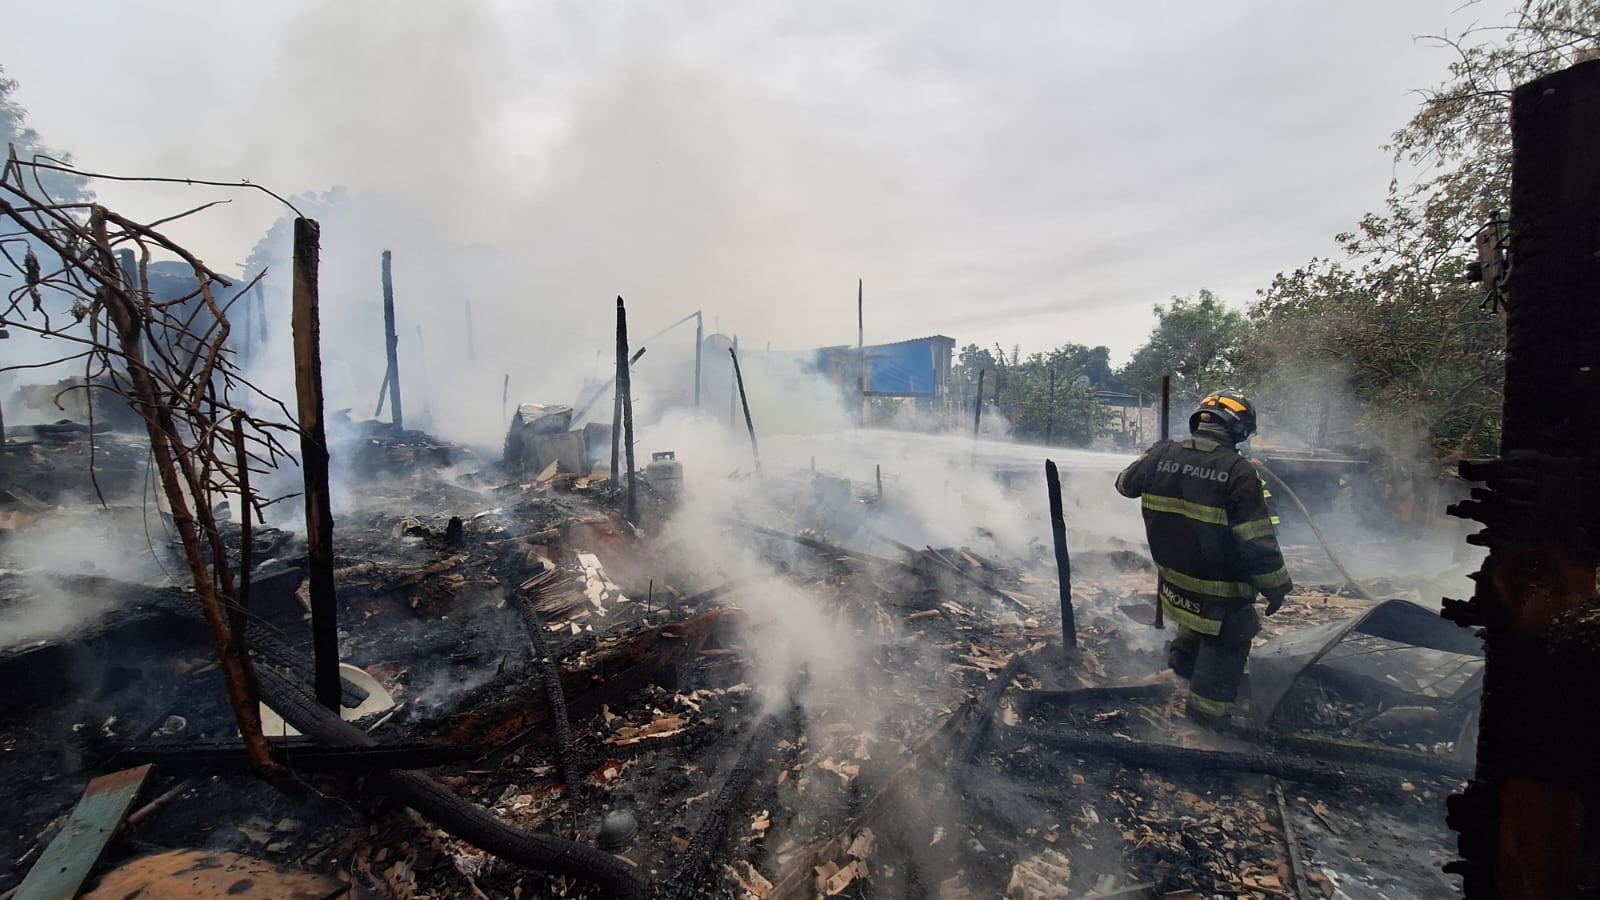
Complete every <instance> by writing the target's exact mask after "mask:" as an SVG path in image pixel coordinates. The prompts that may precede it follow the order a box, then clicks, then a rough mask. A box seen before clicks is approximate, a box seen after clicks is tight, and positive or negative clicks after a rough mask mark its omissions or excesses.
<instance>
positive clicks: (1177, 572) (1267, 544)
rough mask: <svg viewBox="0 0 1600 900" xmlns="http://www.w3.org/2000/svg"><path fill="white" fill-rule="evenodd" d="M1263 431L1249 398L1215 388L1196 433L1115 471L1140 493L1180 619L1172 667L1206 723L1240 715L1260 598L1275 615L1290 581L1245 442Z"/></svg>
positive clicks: (1167, 604)
mask: <svg viewBox="0 0 1600 900" xmlns="http://www.w3.org/2000/svg"><path fill="white" fill-rule="evenodd" d="M1255 430H1256V412H1255V408H1254V407H1253V406H1252V405H1251V403H1250V401H1249V400H1247V399H1246V398H1245V396H1244V395H1243V394H1241V393H1239V392H1238V391H1232V390H1226V391H1217V392H1215V393H1213V394H1210V395H1207V396H1206V397H1205V399H1203V400H1201V401H1200V405H1199V406H1198V407H1197V408H1196V409H1195V411H1194V414H1193V415H1191V416H1190V417H1189V431H1190V432H1191V435H1190V437H1189V439H1188V440H1185V441H1162V442H1160V443H1158V444H1156V445H1155V446H1154V447H1151V448H1150V449H1149V450H1147V451H1146V452H1145V454H1144V455H1143V456H1141V457H1139V458H1138V459H1137V460H1135V461H1134V462H1133V464H1132V465H1130V466H1128V468H1126V469H1124V470H1123V471H1122V474H1120V475H1118V476H1117V492H1118V493H1120V494H1122V495H1123V496H1124V497H1139V498H1142V505H1143V508H1144V525H1145V534H1146V536H1147V537H1148V539H1149V541H1150V555H1151V556H1152V557H1154V559H1155V563H1156V571H1157V573H1158V575H1159V580H1158V582H1157V586H1156V592H1157V597H1158V602H1159V603H1160V604H1161V608H1162V611H1163V612H1164V613H1165V615H1166V616H1167V617H1168V618H1170V619H1172V620H1173V621H1174V622H1176V623H1177V625H1178V636H1177V638H1176V639H1174V640H1173V641H1172V643H1171V644H1169V645H1168V647H1167V665H1168V666H1169V667H1170V668H1171V669H1172V670H1173V671H1174V672H1176V673H1177V674H1178V677H1180V678H1182V679H1184V680H1186V681H1188V682H1189V699H1188V704H1187V707H1186V709H1187V712H1188V715H1189V717H1190V718H1191V719H1194V720H1196V721H1198V722H1200V723H1202V724H1206V725H1220V724H1224V723H1226V722H1227V721H1228V718H1229V716H1230V715H1231V714H1232V712H1233V705H1234V701H1235V700H1236V699H1237V698H1238V694H1239V684H1240V681H1241V680H1242V679H1243V677H1244V667H1245V661H1246V660H1247V659H1248V658H1249V656H1250V639H1251V638H1253V637H1255V636H1256V634H1257V633H1258V632H1259V631H1260V630H1261V622H1260V620H1259V619H1258V618H1256V611H1255V598H1256V595H1257V594H1258V593H1259V594H1262V595H1264V596H1265V597H1266V599H1267V610H1266V612H1267V615H1269V616H1270V615H1272V614H1273V613H1275V612H1277V611H1278V609H1279V608H1280V607H1282V606H1283V600H1284V597H1285V596H1287V595H1288V593H1289V590H1290V588H1291V587H1292V585H1291V584H1290V581H1289V572H1288V570H1287V569H1286V568H1285V567H1284V564H1283V554H1282V553H1281V552H1280V551H1279V550H1278V536H1277V530H1276V528H1275V526H1276V525H1277V521H1278V520H1277V518H1276V517H1274V516H1273V515H1272V513H1271V512H1270V511H1269V510H1268V509H1267V501H1266V497H1267V494H1266V487H1265V485H1263V484H1262V483H1261V479H1260V477H1259V476H1258V475H1256V472H1255V467H1254V466H1252V465H1251V464H1250V462H1249V461H1248V460H1246V459H1245V458H1244V456H1243V455H1241V454H1240V452H1239V450H1238V448H1237V445H1238V444H1240V443H1242V442H1244V441H1245V440H1247V439H1248V438H1249V437H1250V435H1251V434H1253V433H1255Z"/></svg>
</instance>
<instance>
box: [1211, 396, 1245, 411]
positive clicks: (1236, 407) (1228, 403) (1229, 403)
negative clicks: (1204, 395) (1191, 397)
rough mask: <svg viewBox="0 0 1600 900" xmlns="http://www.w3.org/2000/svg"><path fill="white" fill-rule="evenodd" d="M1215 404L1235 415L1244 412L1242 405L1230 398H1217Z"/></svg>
mask: <svg viewBox="0 0 1600 900" xmlns="http://www.w3.org/2000/svg"><path fill="white" fill-rule="evenodd" d="M1217 402H1218V403H1219V404H1221V405H1223V406H1225V407H1227V408H1228V409H1231V410H1233V411H1234V412H1236V413H1242V412H1244V404H1243V403H1240V402H1239V401H1237V400H1235V399H1233V398H1232V397H1218V398H1217Z"/></svg>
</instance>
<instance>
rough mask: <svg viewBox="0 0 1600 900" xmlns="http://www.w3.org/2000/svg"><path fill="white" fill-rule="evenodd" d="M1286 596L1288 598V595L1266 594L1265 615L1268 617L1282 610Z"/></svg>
mask: <svg viewBox="0 0 1600 900" xmlns="http://www.w3.org/2000/svg"><path fill="white" fill-rule="evenodd" d="M1288 596H1289V595H1288V594H1268V595H1267V615H1269V616H1270V615H1272V614H1273V613H1275V612H1277V611H1278V610H1280V609H1283V601H1284V600H1285V599H1286V598H1287V597H1288Z"/></svg>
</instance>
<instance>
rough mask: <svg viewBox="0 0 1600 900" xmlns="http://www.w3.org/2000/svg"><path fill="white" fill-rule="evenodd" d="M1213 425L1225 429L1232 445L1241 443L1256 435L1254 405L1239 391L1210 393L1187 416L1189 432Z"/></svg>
mask: <svg viewBox="0 0 1600 900" xmlns="http://www.w3.org/2000/svg"><path fill="white" fill-rule="evenodd" d="M1213 423H1214V424H1217V425H1221V426H1222V427H1223V428H1225V429H1227V431H1228V436H1229V437H1232V438H1233V440H1234V443H1238V442H1240V441H1243V440H1245V439H1246V438H1248V437H1250V435H1252V434H1255V433H1256V408H1255V405H1254V404H1252V403H1251V402H1250V400H1249V399H1248V398H1247V397H1245V395H1244V394H1243V393H1240V392H1239V391H1235V390H1226V391H1212V392H1211V393H1209V394H1207V395H1206V396H1205V397H1204V398H1203V399H1202V400H1201V401H1200V405H1199V406H1197V407H1195V411H1194V413H1193V414H1192V415H1190V416H1189V431H1190V432H1195V431H1199V430H1200V426H1202V425H1210V424H1213Z"/></svg>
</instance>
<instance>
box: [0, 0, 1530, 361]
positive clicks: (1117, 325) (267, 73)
mask: <svg viewBox="0 0 1600 900" xmlns="http://www.w3.org/2000/svg"><path fill="white" fill-rule="evenodd" d="M1461 2H1462V0H1345V2H1340V3H1304V2H1298V3H1297V2H1282V0H1253V2H1247V0H1239V2H1207V3H1194V2H1146V3H1131V2H1130V3H1118V2H1100V3H1094V4H1086V3H1063V2H1016V3H998V4H982V5H980V4H973V3H957V2H909V0H908V2H877V3H853V2H834V0H811V2H792V3H780V2H765V0H756V2H746V3H725V2H709V0H708V2H683V0H679V2H650V3H634V4H621V3H614V2H594V0H578V2H570V3H556V4H551V3H523V2H512V0H504V2H499V3H479V4H468V3H451V4H445V3H430V4H422V3H411V2H406V3H402V2H393V0H389V2H379V0H339V2H326V3H313V2H305V0H276V2H271V3H267V2H257V3H243V2H220V3H219V2H208V3H201V2H177V0H163V2H158V0H145V2H140V3H129V2H126V0H98V2H67V0H63V2H57V3H28V4H19V5H16V6H15V7H14V8H12V9H11V10H9V11H8V13H7V14H6V16H5V27H4V28H3V30H0V65H3V66H4V67H5V69H6V71H7V73H8V74H9V75H10V76H12V77H14V78H17V79H18V80H19V81H21V83H22V89H21V91H20V92H19V94H18V99H19V100H20V102H21V103H22V104H23V105H24V106H26V107H27V108H28V110H29V113H30V123H31V124H32V125H33V126H34V127H35V128H36V129H38V130H39V131H40V132H41V133H42V134H43V135H44V137H45V139H46V140H47V142H48V143H50V144H51V145H52V146H55V147H59V148H62V149H66V150H70V151H71V152H72V153H73V154H74V155H75V157H76V161H77V162H78V164H79V165H81V166H83V167H85V168H92V169H97V170H103V171H110V172H116V173H123V174H148V175H164V176H188V177H200V178H212V179H223V180H233V179H240V178H248V179H250V180H252V181H256V182H260V183H262V184H266V185H270V186H272V187H273V188H275V189H276V190H278V191H280V192H283V193H287V194H297V193H301V192H306V191H322V190H326V189H328V188H330V187H332V186H335V185H342V186H345V187H346V188H348V189H349V190H350V191H351V192H352V193H353V194H354V195H356V196H358V197H364V198H368V199H369V200H371V202H372V203H373V204H374V205H375V206H377V207H381V208H382V209H384V210H385V211H386V213H385V215H384V216H383V217H379V218H378V219H377V221H376V222H370V223H369V224H368V225H367V226H365V227H370V228H371V229H372V230H373V231H374V232H375V233H374V234H373V235H371V238H372V240H373V241H374V242H375V243H374V246H376V245H378V244H383V245H387V244H388V242H389V235H386V234H384V233H383V232H384V231H385V229H386V228H387V227H389V226H388V223H389V222H394V223H399V222H400V221H401V220H406V221H407V225H406V226H405V227H408V228H410V227H415V226H416V225H417V224H418V223H425V224H426V227H427V228H429V229H431V231H432V232H433V233H436V234H437V235H438V236H439V237H440V238H442V239H443V240H444V241H445V242H447V243H450V244H455V245H462V246H466V245H488V246H490V247H494V248H498V250H499V251H500V253H501V255H503V256H507V257H509V258H511V259H513V260H514V261H515V264H516V265H517V266H519V267H522V269H523V270H524V271H527V272H538V273H541V275H542V276H548V277H544V278H543V280H542V281H541V284H542V287H541V291H540V293H541V295H542V299H541V301H540V302H542V303H544V304H545V305H547V306H548V305H550V304H555V303H559V304H562V305H564V306H568V307H570V306H573V305H576V306H577V307H578V308H580V309H583V310H585V311H591V310H590V307H589V304H591V303H592V304H593V309H592V311H591V312H592V313H593V315H592V316H590V318H593V319H594V320H596V321H598V322H600V323H601V324H602V325H603V323H604V321H605V319H606V315H607V314H606V309H607V306H606V304H607V301H608V299H609V298H611V297H614V296H615V295H616V294H618V293H623V294H627V295H628V296H629V298H630V301H632V305H633V308H635V309H639V307H640V306H643V307H644V311H643V312H639V313H636V314H635V315H636V316H643V317H644V318H645V319H647V320H655V321H668V320H670V319H673V318H677V317H678V316H679V315H682V314H683V313H684V312H687V311H689V310H692V309H694V308H696V307H703V308H704V309H705V311H706V313H707V316H708V317H710V321H708V325H709V324H711V322H715V323H717V324H719V325H720V326H721V328H722V330H723V331H726V332H730V333H734V332H737V333H739V334H740V335H741V337H742V339H743V340H744V341H750V342H756V345H757V346H759V345H760V343H761V342H767V341H770V342H771V343H772V344H773V345H774V346H775V347H782V348H795V347H804V346H815V345H818V344H827V343H845V342H853V341H854V337H855V321H854V314H855V310H854V299H855V297H854V294H855V279H856V278H857V277H858V276H859V277H862V278H865V280H866V300H867V304H866V308H867V333H868V339H869V340H885V341H886V340H894V339H899V338H906V337H914V336H919V335H923V334H930V333H943V334H948V335H951V336H953V337H955V338H957V339H958V340H959V341H960V342H961V343H963V344H965V343H968V342H976V343H979V344H983V345H987V346H992V345H993V344H994V343H995V342H996V341H999V342H1003V343H1005V344H1006V345H1007V346H1008V347H1009V346H1010V345H1011V344H1013V343H1020V344H1021V345H1022V346H1023V348H1024V350H1025V351H1029V350H1038V349H1044V348H1046V347H1048V346H1053V345H1055V344H1058V343H1062V342H1066V341H1074V342H1081V343H1085V344H1091V345H1092V344H1102V343H1103V344H1107V345H1109V346H1110V347H1111V348H1112V350H1113V353H1114V356H1115V358H1117V359H1118V360H1119V361H1120V360H1121V359H1122V358H1124V357H1125V356H1126V354H1127V353H1129V352H1130V351H1131V350H1133V349H1134V348H1135V347H1136V346H1137V345H1138V344H1139V343H1141V342H1142V341H1143V339H1144V338H1145V337H1146V335H1147V333H1148V330H1149V328H1150V325H1151V324H1152V321H1153V320H1152V317H1151V315H1150V306H1151V305H1152V304H1153V303H1156V302H1160V301H1163V300H1165V299H1166V298H1168V297H1169V296H1171V295H1173V294H1191V293H1194V292H1195V291H1196V290H1198V289H1199V288H1202V287H1209V288H1211V289H1212V290H1214V291H1216V292H1218V293H1219V294H1220V295H1222V296H1223V297H1224V298H1225V299H1227V300H1229V301H1231V302H1236V303H1240V304H1243V303H1245V302H1248V301H1249V300H1250V299H1251V298H1252V297H1253V296H1254V293H1255V291H1256V290H1257V289H1259V288H1261V287H1263V286H1265V285H1266V284H1267V282H1268V281H1269V280H1270V279H1271V277H1272V275H1273V274H1274V273H1275V272H1277V271H1279V270H1281V269H1285V268H1293V267H1295V266H1297V265H1299V264H1301V263H1303V262H1304V261H1306V260H1307V259H1309V258H1310V257H1312V256H1315V255H1327V254H1331V253H1333V252H1335V247H1334V244H1333V240H1332V237H1333V235H1334V234H1335V233H1336V232H1338V231H1340V230H1342V229H1345V228H1347V227H1349V226H1350V225H1352V224H1353V223H1354V222H1355V220H1356V219H1357V218H1358V217H1359V216H1360V215H1361V214H1362V213H1363V212H1365V211H1368V210H1372V209H1376V208H1378V207H1379V206H1380V205H1381V203H1382V200H1383V196H1384V191H1385V188H1386V186H1387V184H1388V182H1389V179H1390V178H1391V176H1392V175H1393V173H1394V167H1393V165H1392V163H1391V161H1390V159H1389V157H1388V154H1386V153H1385V152H1384V151H1383V150H1382V149H1381V145H1382V144H1383V143H1384V142H1385V140H1386V139H1387V137H1388V135H1389V134H1390V133H1391V132H1392V131H1393V130H1394V129H1395V128H1396V127H1398V126H1399V125H1401V124H1402V123H1403V122H1404V121H1405V120H1406V119H1407V118H1408V116H1409V115H1410V113H1411V112H1412V111H1413V110H1414V109H1415V108H1416V106H1417V104H1418V102H1419V101H1418V98H1417V96H1416V95H1415V93H1414V91H1416V90H1417V89H1419V88H1425V87H1429V86H1432V85H1434V84H1437V83H1438V82H1439V81H1441V80H1442V79H1443V78H1444V77H1445V75H1446V66H1447V65H1448V63H1449V61H1450V57H1449V55H1448V54H1447V52H1446V51H1442V50H1439V49H1436V48H1433V47H1430V46H1428V45H1426V44H1425V43H1422V42H1418V41H1416V40H1415V37H1416V36H1418V35H1423V34H1428V33H1437V32H1440V31H1442V30H1444V29H1446V28H1449V29H1450V30H1452V31H1458V30H1459V29H1460V28H1461V27H1462V26H1464V25H1466V24H1467V23H1468V22H1470V21H1472V20H1479V21H1497V20H1498V19H1499V18H1500V17H1501V16H1502V15H1503V13H1504V10H1505V9H1507V8H1509V7H1510V6H1511V5H1512V3H1510V2H1498V3H1497V2H1494V0H1485V2H1483V3H1480V4H1476V5H1472V6H1469V7H1468V8H1466V9H1464V10H1463V9H1461V8H1460V7H1461ZM97 191H98V193H99V195H100V197H101V198H102V200H103V201H104V202H107V203H108V204H109V205H112V206H114V207H119V208H122V209H123V211H125V212H131V213H134V214H135V215H139V216H143V217H146V218H154V217H156V216H158V215H163V214H166V213H169V212H171V211H174V210H176V209H179V208H184V207H187V206H191V205H194V204H195V203H197V202H200V201H202V200H206V199H211V198H212V197H213V196H215V192H210V193H203V192H199V191H197V190H196V189H191V188H167V187H164V188H159V189H157V188H150V187H138V186H121V185H115V184H109V183H107V184H101V185H99V186H98V187H97ZM280 214H281V209H280V208H278V207H276V206H275V205H274V204H272V203H270V202H266V201H263V200H260V199H257V198H254V197H251V196H248V195H243V194H241V195H240V196H238V198H237V202H235V203H234V204H233V205H232V206H231V207H230V208H228V209H227V210H225V211H223V212H221V213H219V214H216V215H214V216H210V217H208V218H207V220H206V221H205V223H204V224H202V225H197V226H194V227H191V228H188V229H183V230H180V231H178V232H177V236H178V237H179V238H180V239H181V240H183V241H185V242H187V243H189V244H190V245H192V246H193V247H194V248H195V249H197V250H198V251H200V252H201V254H202V255H203V256H204V257H205V258H206V259H207V260H208V261H209V262H211V263H213V264H214V265H216V266H218V267H222V268H231V267H232V265H233V264H235V263H239V262H242V261H243V259H244V257H245V255H246V254H247V253H248V252H249V250H250V248H251V247H252V246H253V245H254V244H255V242H256V240H257V239H258V238H259V237H260V235H261V234H262V233H263V232H264V231H265V230H266V228H267V227H268V226H269V225H270V224H271V222H272V221H273V220H274V219H275V218H276V217H277V216H278V215H280ZM394 227H395V228H397V229H398V228H400V227H401V226H400V225H399V224H395V225H394ZM438 252H440V253H448V252H451V251H449V250H448V248H446V247H441V249H440V250H439V251H438ZM478 252H483V251H482V250H481V248H480V250H479V251H478ZM552 295H557V296H552ZM477 310H478V312H477V315H478V316H479V317H480V319H482V318H490V317H494V318H497V319H498V321H496V322H494V323H492V326H493V325H502V323H503V327H505V328H513V327H524V326H526V325H528V324H529V323H530V321H536V320H537V319H538V317H539V315H540V303H531V302H519V303H506V304H503V305H501V306H495V305H493V304H487V303H481V302H480V304H479V306H478V307H477ZM484 310H487V311H484ZM603 330H604V329H603V327H602V328H600V329H599V331H600V332H601V333H603Z"/></svg>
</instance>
